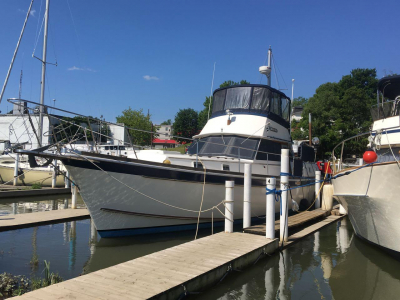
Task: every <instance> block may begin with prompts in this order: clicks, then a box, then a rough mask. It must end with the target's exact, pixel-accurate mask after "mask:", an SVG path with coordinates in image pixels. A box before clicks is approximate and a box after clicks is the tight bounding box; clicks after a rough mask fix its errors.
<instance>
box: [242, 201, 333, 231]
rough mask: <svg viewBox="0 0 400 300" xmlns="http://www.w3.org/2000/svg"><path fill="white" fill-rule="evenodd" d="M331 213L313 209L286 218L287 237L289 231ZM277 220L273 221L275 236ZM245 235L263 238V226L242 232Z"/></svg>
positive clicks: (252, 227)
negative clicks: (256, 235) (255, 235)
mask: <svg viewBox="0 0 400 300" xmlns="http://www.w3.org/2000/svg"><path fill="white" fill-rule="evenodd" d="M330 214H331V212H329V211H325V210H322V209H320V208H319V209H315V210H312V211H305V212H300V213H297V214H295V215H293V216H290V217H289V218H288V227H289V235H290V233H291V231H293V230H294V229H295V228H296V227H300V226H302V225H305V224H306V223H310V222H313V221H316V220H317V219H320V218H324V217H326V216H329V215H330ZM279 223H280V222H279V220H277V221H275V235H276V233H278V236H279ZM243 231H244V232H246V233H252V234H258V235H262V236H265V224H260V225H255V226H251V227H248V228H245V229H244V230H243Z"/></svg>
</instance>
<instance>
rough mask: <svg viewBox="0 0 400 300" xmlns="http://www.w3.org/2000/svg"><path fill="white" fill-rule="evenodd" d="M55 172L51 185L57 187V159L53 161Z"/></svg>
mask: <svg viewBox="0 0 400 300" xmlns="http://www.w3.org/2000/svg"><path fill="white" fill-rule="evenodd" d="M53 164H54V166H53V174H52V177H51V187H52V188H53V189H54V188H55V187H56V182H57V159H55V160H54V161H53Z"/></svg>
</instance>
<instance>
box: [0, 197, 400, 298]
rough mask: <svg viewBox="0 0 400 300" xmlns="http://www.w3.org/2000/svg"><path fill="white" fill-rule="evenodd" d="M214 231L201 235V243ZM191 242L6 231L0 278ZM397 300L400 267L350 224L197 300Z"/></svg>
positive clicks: (69, 230)
mask: <svg viewBox="0 0 400 300" xmlns="http://www.w3.org/2000/svg"><path fill="white" fill-rule="evenodd" d="M46 201H48V200H46ZM9 205H10V204H9ZM4 210H7V209H4ZM7 211H8V210H7ZM220 229H221V228H220ZM209 233H210V230H209V229H205V230H202V231H200V237H201V236H205V235H207V234H209ZM193 238H194V232H192V231H187V232H180V233H168V234H165V233H164V234H159V235H158V234H156V235H147V236H136V237H124V238H112V239H103V238H100V237H99V236H97V235H94V239H91V226H90V220H83V221H73V222H66V223H60V224H54V225H46V226H39V227H35V228H26V229H20V230H12V231H6V232H0V273H2V272H9V273H12V274H15V275H26V276H28V277H31V276H43V273H42V272H43V268H44V264H43V261H44V260H46V261H50V269H51V271H52V272H58V273H59V274H60V275H61V276H62V277H63V278H64V279H70V278H74V277H76V276H79V275H81V274H87V273H89V272H93V271H97V270H100V269H103V268H106V267H109V266H112V265H115V264H118V263H121V262H124V261H128V260H131V259H134V258H137V257H140V256H143V255H146V254H150V253H153V252H156V251H160V250H163V249H166V248H169V247H172V246H175V245H178V244H181V243H184V242H187V241H191V240H193ZM35 261H37V262H38V264H34V263H33V262H35ZM398 295H400V262H399V261H397V260H395V259H393V258H392V257H390V256H388V255H387V254H385V253H384V252H381V251H380V250H378V249H376V248H375V247H373V246H371V245H369V244H367V243H365V242H363V241H361V240H359V239H358V238H357V237H355V236H354V233H353V230H352V228H351V224H350V223H349V222H348V221H347V219H344V220H343V221H341V223H335V224H332V225H330V226H328V227H326V228H323V229H322V230H321V231H319V232H317V233H315V234H313V235H310V236H308V237H307V238H305V239H303V240H302V241H301V242H299V243H297V244H295V245H294V246H292V247H289V248H288V249H286V250H284V251H283V252H281V253H276V254H274V255H272V256H271V257H268V258H263V259H261V260H259V261H258V263H257V264H256V265H254V266H252V267H249V268H246V269H245V270H242V271H241V272H238V271H234V272H232V273H230V274H229V275H228V276H226V277H225V279H224V280H223V281H222V282H221V283H219V284H218V285H216V286H214V287H213V288H210V289H208V290H207V291H205V292H203V293H201V294H199V295H196V296H192V298H195V299H396V298H398Z"/></svg>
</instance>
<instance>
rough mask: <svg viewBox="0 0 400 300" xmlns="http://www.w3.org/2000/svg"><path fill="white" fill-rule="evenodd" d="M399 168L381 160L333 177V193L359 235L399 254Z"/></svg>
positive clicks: (392, 252) (394, 164)
mask: <svg viewBox="0 0 400 300" xmlns="http://www.w3.org/2000/svg"><path fill="white" fill-rule="evenodd" d="M399 182H400V169H399V167H398V166H397V164H396V163H395V162H394V163H382V164H376V165H372V166H368V167H365V168H362V169H359V170H357V171H355V172H353V173H350V174H349V175H345V176H342V177H339V178H336V179H335V180H333V186H334V197H335V198H336V199H337V200H338V201H339V202H340V204H342V205H343V206H344V208H345V209H346V210H347V213H348V215H349V218H350V221H351V224H352V225H353V228H354V231H355V233H356V235H357V236H359V237H361V238H363V239H365V240H367V241H369V242H371V243H373V244H375V245H378V246H380V247H382V248H383V249H385V250H387V251H388V252H391V254H396V255H397V256H398V255H399V254H400V244H399V240H400V201H399V195H400V185H399V184H398V183H399Z"/></svg>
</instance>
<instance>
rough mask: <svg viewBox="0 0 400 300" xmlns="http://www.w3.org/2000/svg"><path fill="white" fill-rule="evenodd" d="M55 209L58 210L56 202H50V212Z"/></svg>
mask: <svg viewBox="0 0 400 300" xmlns="http://www.w3.org/2000/svg"><path fill="white" fill-rule="evenodd" d="M57 209H58V203H57V200H51V210H57Z"/></svg>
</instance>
